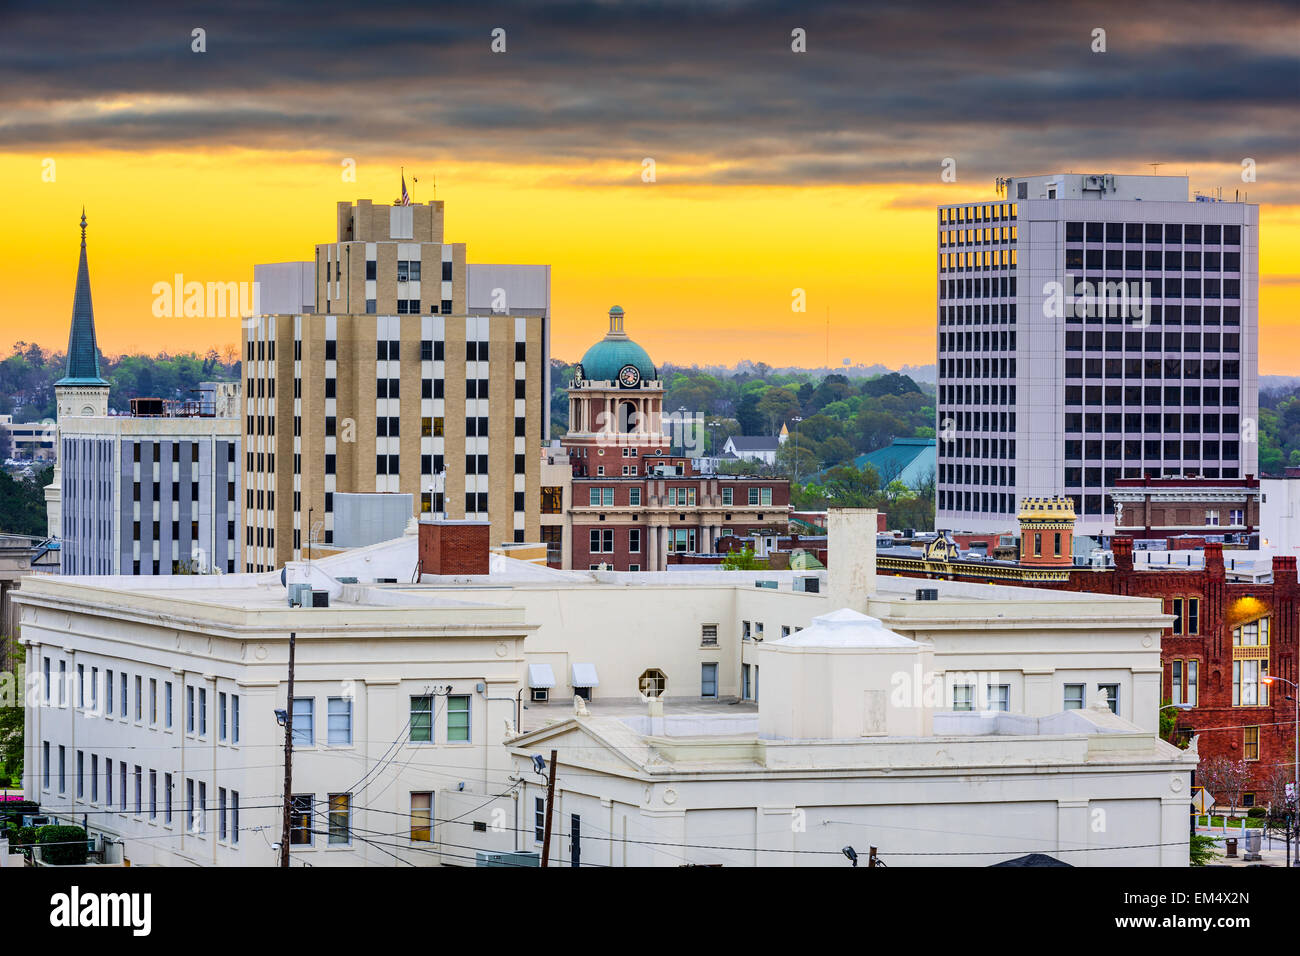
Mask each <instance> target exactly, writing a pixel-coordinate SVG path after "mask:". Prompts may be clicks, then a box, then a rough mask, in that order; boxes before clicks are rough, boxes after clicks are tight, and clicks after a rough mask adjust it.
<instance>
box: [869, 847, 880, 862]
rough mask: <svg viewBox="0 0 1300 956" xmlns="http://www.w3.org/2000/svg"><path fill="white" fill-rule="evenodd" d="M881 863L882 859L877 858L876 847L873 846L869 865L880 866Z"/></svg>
mask: <svg viewBox="0 0 1300 956" xmlns="http://www.w3.org/2000/svg"><path fill="white" fill-rule="evenodd" d="M879 865H880V861H879V860H878V859H877V858H876V848H875V847H874V846H873V847H872V848H871V853H870V855H869V856H868V857H867V866H879Z"/></svg>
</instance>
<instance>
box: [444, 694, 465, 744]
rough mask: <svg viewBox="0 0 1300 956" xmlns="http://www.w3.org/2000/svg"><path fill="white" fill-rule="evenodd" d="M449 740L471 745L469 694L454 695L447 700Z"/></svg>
mask: <svg viewBox="0 0 1300 956" xmlns="http://www.w3.org/2000/svg"><path fill="white" fill-rule="evenodd" d="M447 740H448V741H452V742H457V743H469V695H468V694H460V695H456V694H453V695H451V696H449V697H448V698H447Z"/></svg>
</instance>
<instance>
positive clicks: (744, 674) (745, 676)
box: [740, 664, 751, 700]
mask: <svg viewBox="0 0 1300 956" xmlns="http://www.w3.org/2000/svg"><path fill="white" fill-rule="evenodd" d="M740 696H741V698H742V699H744V700H750V699H751V697H750V688H749V665H748V664H741V665H740Z"/></svg>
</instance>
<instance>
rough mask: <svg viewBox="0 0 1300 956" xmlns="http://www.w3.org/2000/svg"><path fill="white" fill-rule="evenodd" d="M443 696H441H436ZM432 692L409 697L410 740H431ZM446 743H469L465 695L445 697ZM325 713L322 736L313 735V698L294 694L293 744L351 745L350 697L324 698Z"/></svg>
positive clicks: (421, 741)
mask: <svg viewBox="0 0 1300 956" xmlns="http://www.w3.org/2000/svg"><path fill="white" fill-rule="evenodd" d="M437 696H443V695H437ZM435 699H436V697H435V695H432V694H426V695H420V696H415V697H411V699H410V703H411V709H410V721H409V723H408V731H409V736H408V739H409V740H410V741H411V742H413V743H434V742H435V741H434V713H435V708H434V701H435ZM445 701H446V708H445V710H446V728H445V740H446V742H447V743H469V742H470V698H469V695H468V694H459V695H458V694H451V695H446V696H445ZM325 706H326V714H325V737H324V739H323V740H321V739H319V738H318V737H317V734H316V698H314V697H295V698H294V699H293V745H294V746H295V747H315V746H317V745H318V744H321V743H323V744H324V745H325V746H327V747H351V746H352V742H353V734H352V698H351V697H327V698H326V703H325Z"/></svg>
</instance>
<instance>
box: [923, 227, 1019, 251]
mask: <svg viewBox="0 0 1300 956" xmlns="http://www.w3.org/2000/svg"><path fill="white" fill-rule="evenodd" d="M1015 241H1016V227H1015V226H996V227H994V228H992V229H943V230H940V232H939V246H940V248H942V247H944V246H992V245H1001V244H1002V243H1004V242H1015Z"/></svg>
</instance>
